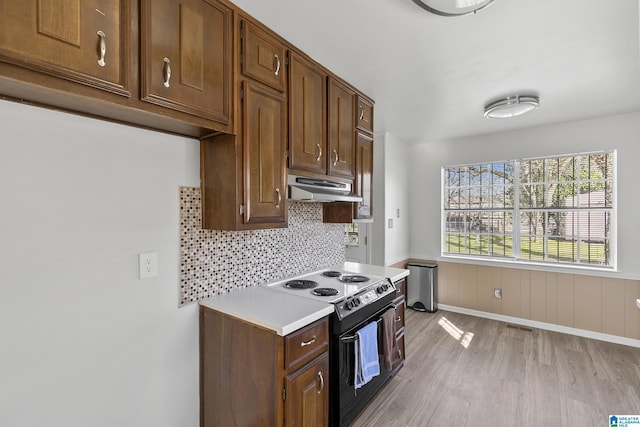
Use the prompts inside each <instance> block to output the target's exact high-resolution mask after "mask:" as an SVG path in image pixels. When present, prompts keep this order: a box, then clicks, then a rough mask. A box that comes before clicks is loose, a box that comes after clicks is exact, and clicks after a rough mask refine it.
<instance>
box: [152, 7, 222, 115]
mask: <svg viewBox="0 0 640 427" xmlns="http://www.w3.org/2000/svg"><path fill="white" fill-rule="evenodd" d="M141 23H142V28H141V39H142V43H141V45H142V52H141V54H140V56H141V61H142V70H141V74H142V76H141V77H142V99H143V100H145V101H147V102H150V103H153V104H157V105H162V106H164V107H168V108H172V109H174V110H178V111H182V112H185V113H189V114H192V115H194V116H198V117H202V118H204V119H208V120H212V121H215V122H217V123H220V124H222V125H229V123H230V120H231V96H232V95H231V88H232V86H231V79H232V75H231V73H232V61H231V48H232V45H231V42H232V36H231V34H232V11H231V9H229V8H228V7H227V6H225V5H223V4H222V3H220V2H218V1H217V0H181V1H177V0H142V1H141Z"/></svg>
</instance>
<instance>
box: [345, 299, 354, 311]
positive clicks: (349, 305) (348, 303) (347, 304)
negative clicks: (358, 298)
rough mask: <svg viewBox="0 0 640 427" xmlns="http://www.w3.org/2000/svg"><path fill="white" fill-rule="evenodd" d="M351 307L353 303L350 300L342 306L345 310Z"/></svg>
mask: <svg viewBox="0 0 640 427" xmlns="http://www.w3.org/2000/svg"><path fill="white" fill-rule="evenodd" d="M353 307H355V304H354V303H353V301H352V300H349V301H347V303H346V304H345V305H344V308H346V309H347V310H351V309H353Z"/></svg>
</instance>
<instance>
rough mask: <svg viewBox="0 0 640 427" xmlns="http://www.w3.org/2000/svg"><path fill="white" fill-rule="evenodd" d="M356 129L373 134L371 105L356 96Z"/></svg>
mask: <svg viewBox="0 0 640 427" xmlns="http://www.w3.org/2000/svg"><path fill="white" fill-rule="evenodd" d="M357 120H358V128H359V129H362V130H366V131H369V132H372V133H373V104H372V103H371V102H369V100H367V99H365V98H362V97H361V96H358V116H357Z"/></svg>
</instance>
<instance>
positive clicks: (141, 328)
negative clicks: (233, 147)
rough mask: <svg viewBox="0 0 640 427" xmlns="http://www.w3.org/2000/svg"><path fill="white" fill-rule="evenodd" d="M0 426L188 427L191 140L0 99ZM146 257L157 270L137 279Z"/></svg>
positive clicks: (192, 332) (194, 405)
mask: <svg viewBox="0 0 640 427" xmlns="http://www.w3.org/2000/svg"><path fill="white" fill-rule="evenodd" d="M0 129H2V133H1V134H0V135H1V136H0V196H1V199H0V200H1V201H0V203H1V205H0V206H1V207H0V425H2V426H11V427H22V426H30V427H31V426H48V427H57V426H60V427H74V426H78V427H87V426H92V427H101V426H103V427H114V426H118V427H125V426H131V427H142V426H154V427H165V426H166V427H176V426H181V427H182V426H185V427H189V426H191V427H196V426H198V425H199V413H198V407H199V402H198V399H199V395H198V322H197V306H196V305H195V304H192V305H189V306H186V307H183V308H178V286H179V268H178V267H179V238H178V229H179V221H178V214H179V211H178V201H179V199H178V187H179V186H199V175H198V173H199V164H198V156H199V152H198V142H197V141H195V140H191V139H185V138H180V137H175V136H168V135H165V134H160V133H155V132H150V131H145V130H140V129H136V128H132V127H125V126H120V125H116V124H111V123H107V122H102V121H97V120H91V119H86V118H82V117H78V116H72V115H68V114H63V113H58V112H53V111H49V110H44V109H39V108H33V107H29V106H24V105H19V104H15V103H9V102H5V101H0ZM145 251H156V252H158V257H159V276H158V277H157V278H153V279H146V280H138V279H137V254H138V253H139V252H145Z"/></svg>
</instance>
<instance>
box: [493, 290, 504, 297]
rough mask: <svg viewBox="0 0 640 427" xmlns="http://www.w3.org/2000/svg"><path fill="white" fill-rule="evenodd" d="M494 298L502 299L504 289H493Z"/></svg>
mask: <svg viewBox="0 0 640 427" xmlns="http://www.w3.org/2000/svg"><path fill="white" fill-rule="evenodd" d="M493 296H494V297H495V298H498V299H500V298H502V288H493Z"/></svg>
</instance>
